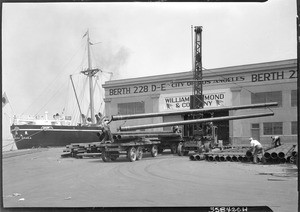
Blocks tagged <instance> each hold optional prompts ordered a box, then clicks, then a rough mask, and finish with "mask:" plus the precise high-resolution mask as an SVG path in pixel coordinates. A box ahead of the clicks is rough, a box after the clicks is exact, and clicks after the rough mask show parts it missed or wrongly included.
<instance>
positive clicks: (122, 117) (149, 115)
mask: <svg viewBox="0 0 300 212" xmlns="http://www.w3.org/2000/svg"><path fill="white" fill-rule="evenodd" d="M277 105H278V103H277V102H269V103H261V104H251V105H240V106H225V107H215V108H201V109H190V110H184V111H172V112H160V113H142V114H131V115H113V116H111V119H110V121H118V120H128V119H139V118H152V117H159V116H172V115H183V114H194V113H206V112H211V111H213V112H217V111H226V110H240V109H249V108H260V107H270V106H277Z"/></svg>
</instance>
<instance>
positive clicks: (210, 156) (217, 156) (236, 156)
mask: <svg viewBox="0 0 300 212" xmlns="http://www.w3.org/2000/svg"><path fill="white" fill-rule="evenodd" d="M204 155H206V158H205V159H206V160H207V161H218V162H224V161H231V162H247V161H248V158H247V157H246V156H245V153H239V152H216V153H205V154H204Z"/></svg>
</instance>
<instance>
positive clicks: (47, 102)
mask: <svg viewBox="0 0 300 212" xmlns="http://www.w3.org/2000/svg"><path fill="white" fill-rule="evenodd" d="M64 86H65V84H63V85H61V87H60V88H59V89H58V90H57V91H56V92H55V93H54V94H53V95H52V96H51V98H50V99H49V100H48V101H46V103H45V104H44V105H43V107H42V108H41V109H40V110H39V111H38V112H37V113H36V114H35V115H34V116H36V115H38V114H39V113H40V112H41V110H42V109H44V108H45V107H46V106H47V105H48V104H49V102H50V101H51V100H52V99H53V98H54V97H55V96H56V95H57V94H58V93H59V94H61V92H59V91H60V90H62V88H63V87H64Z"/></svg>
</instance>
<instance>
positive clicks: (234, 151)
mask: <svg viewBox="0 0 300 212" xmlns="http://www.w3.org/2000/svg"><path fill="white" fill-rule="evenodd" d="M262 157H264V158H265V163H270V164H275V163H292V164H296V161H297V158H298V147H297V145H293V144H282V145H281V146H278V147H276V148H275V147H267V148H265V153H264V155H262V154H258V162H261V159H262ZM190 160H192V161H199V160H206V161H217V162H224V161H230V162H252V161H253V155H252V152H251V151H250V150H249V147H232V148H231V149H225V150H221V151H216V152H208V153H202V154H194V155H191V156H190Z"/></svg>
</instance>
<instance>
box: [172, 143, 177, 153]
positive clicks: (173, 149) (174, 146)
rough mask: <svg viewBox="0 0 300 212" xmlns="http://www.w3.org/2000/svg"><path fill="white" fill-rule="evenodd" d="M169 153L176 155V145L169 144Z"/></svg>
mask: <svg viewBox="0 0 300 212" xmlns="http://www.w3.org/2000/svg"><path fill="white" fill-rule="evenodd" d="M171 153H172V154H176V153H177V145H176V144H174V143H173V144H171Z"/></svg>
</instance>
